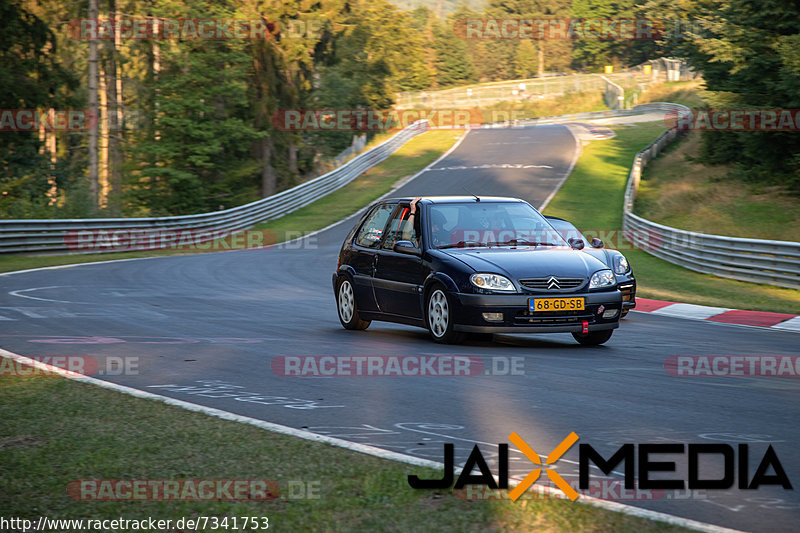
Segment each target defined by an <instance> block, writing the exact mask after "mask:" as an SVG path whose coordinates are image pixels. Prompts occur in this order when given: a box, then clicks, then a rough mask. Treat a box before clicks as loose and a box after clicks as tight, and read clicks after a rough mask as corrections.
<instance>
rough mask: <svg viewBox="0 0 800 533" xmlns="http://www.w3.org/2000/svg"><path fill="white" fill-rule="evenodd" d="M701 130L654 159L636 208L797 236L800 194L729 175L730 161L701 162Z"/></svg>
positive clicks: (658, 216) (745, 232) (728, 230)
mask: <svg viewBox="0 0 800 533" xmlns="http://www.w3.org/2000/svg"><path fill="white" fill-rule="evenodd" d="M700 144H701V134H700V133H699V132H691V133H689V134H688V135H687V136H686V137H685V138H684V139H683V140H682V141H681V142H679V143H676V145H675V147H674V148H673V149H671V150H669V151H668V152H666V153H664V154H663V155H661V156H660V157H659V158H657V159H655V160H653V161H652V162H650V164H649V165H648V166H647V168H646V169H645V172H644V174H643V175H642V181H641V183H640V186H639V194H638V196H637V198H636V207H635V209H636V213H638V214H640V215H642V216H643V217H646V218H648V219H650V220H653V221H654V222H658V223H660V224H665V225H667V226H672V227H675V228H681V229H687V230H691V231H698V232H701V233H711V234H715V235H731V236H735V237H750V238H753V239H773V240H785V241H796V240H797V239H798V236H800V198H798V197H797V196H793V195H790V194H788V192H787V191H786V190H785V189H784V188H782V187H778V186H764V185H756V184H749V183H744V182H743V181H740V180H733V181H732V180H730V179H726V178H725V175H726V174H727V173H728V172H729V171H730V170H731V168H730V167H729V166H726V165H720V166H706V165H703V164H702V163H700V162H699V160H700V158H701V155H700Z"/></svg>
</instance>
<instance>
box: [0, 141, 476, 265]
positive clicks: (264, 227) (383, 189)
mask: <svg viewBox="0 0 800 533" xmlns="http://www.w3.org/2000/svg"><path fill="white" fill-rule="evenodd" d="M463 133H464V132H463V130H434V131H429V132H427V133H423V134H422V135H419V136H417V137H415V138H413V139H411V140H410V141H409V142H407V143H406V144H405V145H403V147H402V148H400V149H399V150H398V151H397V152H395V153H394V154H392V155H391V156H389V157H388V158H387V159H386V160H385V161H383V162H382V163H380V164H378V165H376V166H374V167H372V168H371V169H369V170H368V171H367V172H365V173H364V174H362V175H361V176H359V177H358V178H356V179H355V180H354V181H353V182H351V183H349V184H348V185H346V186H345V187H343V188H341V189H339V190H338V191H335V192H333V193H331V194H329V195H327V196H325V197H323V198H321V199H319V200H317V201H316V202H314V203H312V204H310V205H308V206H306V207H303V208H301V209H298V210H297V211H294V212H292V213H289V214H288V215H286V216H283V217H281V218H279V219H276V220H272V221H270V222H267V223H264V224H259V225H258V226H256V228H254V230H255V231H249V232H248V235H246V236H245V237H246V239H244V240H243V241H242V242H241V243H240V244H237V242H238V241H236V240H235V239H233V238H228V239H221V240H219V241H214V242H213V243H207V244H208V246H207V247H205V248H200V247H199V246H193V247H177V248H169V249H163V250H142V251H133V252H112V253H101V254H81V255H61V256H40V257H32V256H21V255H5V256H0V272H10V271H14V270H22V269H28V268H39V267H47V266H57V265H71V264H76V263H90V262H93V261H110V260H114V259H132V258H141V257H161V256H168V255H186V254H192V253H203V252H216V251H221V250H226V249H231V248H244V247H249V246H248V244H247V239H249V238H251V237H256V238H257V239H256V240H255V242H257V243H261V244H264V245H268V244H274V243H276V242H283V241H284V240H286V239H287V238H289V239H291V238H295V237H299V236H301V235H305V234H307V233H311V232H312V231H316V230H318V229H321V228H324V227H325V226H328V225H330V224H333V223H334V222H336V221H337V220H341V219H342V218H344V217H346V216H348V215H351V214H353V213H355V212H356V211H358V210H359V209H361V208H363V207H364V206H366V205H367V204H369V203H370V202H371V201H372V200H374V199H376V198H378V197H380V196H381V195H383V194H385V193H387V192H388V191H390V190H391V189H392V187H393V186H394V184H395V183H396V182H397V181H398V180H400V179H402V178H405V177H407V176H410V175H412V174H414V173H416V172H417V171H419V170H421V169H423V168H424V167H426V166H427V165H429V164H430V163H432V162H433V161H435V160H436V159H437V158H438V157H439V156H441V155H442V154H443V153H444V152H445V151H447V149H448V148H450V147H451V146H452V145H453V143H454V142H455V141H456V139H457V138H458V137H460V136H461V135H462V134H463ZM203 246H205V245H203Z"/></svg>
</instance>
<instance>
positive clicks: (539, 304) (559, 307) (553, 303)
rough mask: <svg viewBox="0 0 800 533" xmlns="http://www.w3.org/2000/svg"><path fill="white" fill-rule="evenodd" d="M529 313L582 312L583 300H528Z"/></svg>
mask: <svg viewBox="0 0 800 533" xmlns="http://www.w3.org/2000/svg"><path fill="white" fill-rule="evenodd" d="M528 307H529V310H530V311H531V312H542V311H583V309H584V304H583V298H531V299H530V300H528Z"/></svg>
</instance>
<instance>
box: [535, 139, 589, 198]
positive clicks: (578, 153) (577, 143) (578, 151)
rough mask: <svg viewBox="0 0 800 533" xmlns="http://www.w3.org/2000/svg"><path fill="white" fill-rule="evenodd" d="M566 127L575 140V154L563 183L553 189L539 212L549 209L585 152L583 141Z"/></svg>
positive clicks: (562, 180) (560, 182)
mask: <svg viewBox="0 0 800 533" xmlns="http://www.w3.org/2000/svg"><path fill="white" fill-rule="evenodd" d="M564 127H565V128H567V131H569V133H570V135H572V138H573V139H575V153H574V154H573V156H572V162H571V163H570V165H569V168H568V169H567V172H566V173H565V174H564V177H563V178H562V179H561V181H559V182H558V184H557V185H556V188H555V189H553V191H552V192H551V193H550V194H549V195H548V196H547V198H545V199H544V202H542V205H540V206H539V211H544V208H545V207H547V204H549V203H550V200H552V199H553V198H554V197H555V195H556V193H557V192H558V191H560V190H561V186H562V185H564V182H566V181H567V178H569V177H570V175H571V174H572V169H573V168H575V165H576V164H578V158H579V157H580V156H581V151H582V150H583V145H582V144H581V140H580V139H579V138H578V136H577V135H575V132H574V131H572V128H570V127H569V126H566V125H565V126H564Z"/></svg>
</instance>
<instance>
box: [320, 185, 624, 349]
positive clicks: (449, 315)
mask: <svg viewBox="0 0 800 533" xmlns="http://www.w3.org/2000/svg"><path fill="white" fill-rule="evenodd" d="M581 244H582V243H581ZM573 246H574V247H575V248H579V245H577V243H576V242H574V241H571V243H567V242H566V241H565V240H564V238H563V237H562V235H561V234H560V233H559V232H558V231H557V230H556V229H555V228H554V227H553V226H552V225H551V224H550V222H549V221H548V220H547V219H546V218H544V217H543V216H542V215H541V214H539V212H538V211H536V209H534V208H533V207H531V205H530V204H528V203H527V202H524V201H522V200H519V199H515V198H495V197H480V198H478V197H469V196H467V197H463V196H440V197H424V198H417V199H412V198H394V199H388V200H382V201H379V202H377V203H376V204H374V205H372V206H370V207H369V208H368V209H367V210H366V212H365V213H364V215H363V216H362V217H361V218H360V220H359V221H358V223H356V225H355V226H354V227H353V229H352V230H351V231H350V232H349V233H348V235H347V238H346V239H345V241H344V244H343V245H342V249H341V251H340V253H339V264H338V267H337V269H336V272H335V273H334V275H333V287H334V292H335V295H336V304H337V309H338V313H339V320H340V321H341V323H342V325H343V326H344V327H345V328H347V329H366V328H367V327H368V326H369V324H370V322H371V321H372V320H384V321H389V322H398V323H402V324H408V325H412V326H419V327H423V328H426V329H428V330H429V331H430V334H431V337H432V338H433V340H435V341H436V342H445V343H453V342H457V341H458V340H460V339H461V338H462V336H463V334H464V333H468V332H475V333H553V332H564V333H572V335H573V336H574V337H575V339H576V340H577V341H578V342H580V343H581V344H585V345H598V344H602V343H604V342H606V341H607V340H608V339H609V338H611V333H612V332H613V330H614V329H615V328H617V327H619V320H620V316H621V314H622V312H623V295H622V293H621V292H620V290H619V284H618V280H617V278H616V277H615V274H614V272H613V271H612V270H611V269H610V268H609V267H608V265H606V264H605V263H604V262H602V261H600V260H598V259H597V258H595V257H592V256H591V255H590V254H587V253H583V252H581V251H579V250H578V249H574V248H573Z"/></svg>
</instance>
